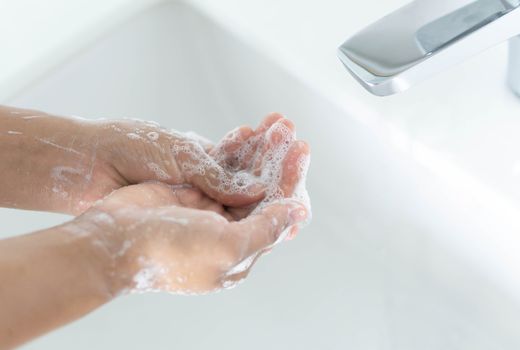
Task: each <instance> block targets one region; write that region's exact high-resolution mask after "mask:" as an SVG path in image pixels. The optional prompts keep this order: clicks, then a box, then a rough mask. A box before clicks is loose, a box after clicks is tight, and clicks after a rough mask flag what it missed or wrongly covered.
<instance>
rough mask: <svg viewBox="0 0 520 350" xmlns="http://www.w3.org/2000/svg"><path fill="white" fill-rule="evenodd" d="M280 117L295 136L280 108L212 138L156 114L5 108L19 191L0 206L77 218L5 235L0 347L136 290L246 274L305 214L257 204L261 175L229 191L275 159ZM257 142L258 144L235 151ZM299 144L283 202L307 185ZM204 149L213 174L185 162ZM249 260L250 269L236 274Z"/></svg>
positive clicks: (287, 164) (6, 161)
mask: <svg viewBox="0 0 520 350" xmlns="http://www.w3.org/2000/svg"><path fill="white" fill-rule="evenodd" d="M280 124H283V126H284V127H286V129H287V130H289V133H291V134H293V133H294V125H293V124H292V123H291V122H290V121H289V120H287V119H285V118H283V117H282V116H280V115H278V114H272V115H269V116H268V117H266V118H265V119H264V121H263V122H262V123H261V124H260V126H259V127H258V128H256V129H254V130H253V129H252V128H249V127H241V128H238V129H236V130H234V131H233V132H231V133H230V134H228V135H227V136H226V137H224V138H223V139H222V140H221V141H220V142H218V143H217V144H216V145H211V144H207V143H202V142H201V143H199V142H193V141H192V140H191V139H188V138H186V137H185V136H183V135H181V134H178V133H175V132H169V131H167V130H164V129H162V128H160V127H159V126H157V125H154V124H151V123H147V122H141V121H129V120H122V121H97V122H89V121H85V120H79V119H70V118H63V117H56V116H51V115H48V114H45V113H41V112H36V111H28V110H20V109H13V108H8V107H1V108H0V144H2V148H0V173H1V174H2V176H3V181H4V183H12V184H17V186H2V187H1V188H0V206H4V207H11V208H23V209H34V210H46V211H55V212H63V213H68V214H73V215H77V217H75V218H74V219H73V220H71V221H70V222H67V223H65V224H63V225H60V226H58V227H54V228H50V229H46V230H42V231H39V232H35V233H31V234H27V235H22V236H17V237H13V238H9V239H5V240H0V278H1V279H2V283H1V284H0V310H2V312H1V313H0V349H10V348H13V347H15V346H18V345H20V344H23V343H24V342H26V341H28V340H30V339H33V338H34V337H37V336H39V335H41V334H43V333H45V332H48V331H50V330H52V329H55V328H56V327H59V326H61V325H64V324H66V323H68V322H71V321H73V320H75V319H77V318H79V317H81V316H83V315H85V314H86V313H88V312H90V311H92V310H94V309H96V308H98V307H99V306H101V305H103V304H104V303H107V302H109V301H111V300H113V299H114V298H116V297H118V296H119V295H123V294H126V293H130V292H146V291H149V290H156V291H163V292H170V293H178V294H204V293H209V292H213V291H216V290H219V289H222V288H229V287H232V286H234V285H235V284H236V283H238V282H239V281H241V280H243V279H244V278H245V277H246V276H247V275H248V273H249V271H250V269H251V267H252V266H253V264H254V263H255V262H256V261H257V259H258V258H259V257H260V256H261V255H262V254H263V253H264V252H266V251H268V250H270V249H271V248H272V247H273V245H274V244H275V243H277V242H278V241H279V240H280V239H283V238H284V237H285V234H287V233H288V234H289V236H294V235H295V234H296V232H297V227H298V226H297V224H298V223H300V222H302V221H304V220H305V219H306V217H307V211H306V208H305V207H304V206H303V205H302V204H301V203H298V202H296V201H294V200H282V201H280V202H276V203H272V204H269V205H267V206H266V207H264V208H263V209H262V210H261V211H254V212H253V213H252V210H253V208H254V206H255V205H256V203H258V202H259V201H261V200H262V199H263V196H264V191H265V189H264V187H263V184H262V183H261V182H257V183H253V185H252V187H249V188H248V190H247V191H245V192H240V193H237V192H229V191H226V190H222V188H221V187H219V185H220V184H219V183H218V181H234V179H235V178H236V176H237V174H238V173H240V172H248V173H251V174H254V175H258V174H259V173H260V172H261V170H262V167H263V165H264V164H265V161H266V160H265V159H264V158H265V157H264V156H265V155H267V154H268V151H269V149H272V148H273V147H276V146H277V144H278V143H280V142H281V140H282V139H283V138H282V137H281V135H278V134H277V132H276V130H278V129H277V128H276V126H277V125H278V126H280ZM273 130H274V131H273ZM129 134H132V135H131V137H129V136H128V135H129ZM247 140H249V141H250V143H251V144H252V147H251V149H250V152H249V153H247V154H245V155H242V157H237V156H236V155H237V153H236V151H237V149H239V148H240V147H241V146H240V145H243V144H244V142H245V141H247ZM260 140H264V141H262V142H261V141H260ZM291 140H293V141H291V144H290V147H289V151H288V153H287V156H286V158H285V160H284V161H283V164H282V169H283V171H282V176H281V178H280V179H279V181H280V182H279V187H280V189H281V190H282V192H283V195H284V196H285V197H290V196H291V195H292V193H293V192H294V189H295V186H296V184H297V183H298V182H299V180H300V179H299V176H300V175H301V174H300V173H299V172H298V171H296V168H297V167H296V164H297V160H298V159H300V158H301V157H305V156H308V154H309V148H308V146H307V145H306V144H305V143H304V142H301V141H297V140H295V138H294V135H291ZM172 146H179V147H177V150H179V149H180V150H181V151H178V152H172ZM188 151H189V152H188ZM194 152H195V153H196V154H197V155H198V158H197V159H199V160H200V159H202V160H203V162H204V164H206V168H205V171H204V173H197V172H195V173H194V172H192V171H185V169H190V168H192V166H193V165H197V164H194V161H195V160H194V158H193V156H192V155H193V153H194ZM199 160H197V161H199ZM149 163H153V164H154V166H152V167H150V166H148V164H149ZM143 164H144V165H143ZM183 169H184V170H183ZM216 175H218V176H216ZM58 180H59V181H58ZM244 261H250V264H248V265H245V267H244V268H242V269H237V266H242V265H241V263H242V262H244ZM64 286H66V287H64Z"/></svg>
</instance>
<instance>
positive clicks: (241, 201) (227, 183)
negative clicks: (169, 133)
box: [172, 140, 265, 206]
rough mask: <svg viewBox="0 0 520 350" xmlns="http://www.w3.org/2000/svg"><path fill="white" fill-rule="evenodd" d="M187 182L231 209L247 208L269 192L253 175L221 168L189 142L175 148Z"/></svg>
mask: <svg viewBox="0 0 520 350" xmlns="http://www.w3.org/2000/svg"><path fill="white" fill-rule="evenodd" d="M172 152H173V154H174V156H175V158H176V160H177V162H178V165H179V167H180V168H181V171H182V173H183V174H184V176H185V178H186V180H187V181H188V182H189V183H191V184H192V185H194V186H196V187H198V188H199V189H201V190H202V191H203V192H204V193H205V194H206V195H208V196H209V197H211V198H213V199H215V200H216V201H218V202H220V203H222V204H224V205H227V206H243V205H249V204H252V203H255V202H258V201H259V200H261V199H262V198H263V195H264V191H265V188H264V186H263V185H262V184H261V183H260V181H259V180H258V179H256V178H254V177H253V176H251V175H250V174H247V173H243V172H238V173H235V172H231V171H229V170H227V169H224V168H223V167H222V166H220V165H219V164H218V163H217V162H216V161H215V160H214V159H213V158H212V157H211V156H210V155H209V154H207V153H206V152H204V150H203V149H202V147H201V146H200V145H198V144H195V143H193V142H189V141H187V140H185V141H183V142H179V143H177V144H175V145H173V146H172Z"/></svg>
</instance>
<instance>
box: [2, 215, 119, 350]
mask: <svg viewBox="0 0 520 350" xmlns="http://www.w3.org/2000/svg"><path fill="white" fill-rule="evenodd" d="M71 225H72V224H65V225H62V226H59V227H56V228H52V229H48V230H45V231H40V232H37V233H33V234H30V235H26V236H20V237H15V238H11V239H6V240H2V241H0V280H1V283H0V310H1V312H0V349H1V350H3V349H10V348H12V347H15V346H17V345H20V344H22V343H24V342H26V341H28V340H30V339H32V338H34V337H36V336H39V335H41V334H43V333H46V332H48V331H50V330H52V329H55V328H57V327H59V326H61V325H64V324H66V323H68V322H71V321H73V320H75V319H77V318H79V317H81V316H82V315H85V314H86V313H88V312H90V311H92V310H94V309H95V308H97V307H99V306H100V305H102V304H104V303H106V302H107V301H109V300H111V299H112V298H113V295H114V294H115V293H116V291H114V290H113V287H112V285H111V284H110V280H109V278H110V266H111V265H110V264H111V263H112V262H111V260H110V257H109V256H108V255H107V254H106V253H105V252H104V250H103V249H101V248H100V247H99V246H96V244H93V243H94V241H93V238H92V236H91V235H88V234H82V231H77V230H78V229H79V228H78V227H76V226H71Z"/></svg>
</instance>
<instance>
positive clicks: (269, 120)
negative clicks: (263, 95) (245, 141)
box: [255, 113, 284, 135]
mask: <svg viewBox="0 0 520 350" xmlns="http://www.w3.org/2000/svg"><path fill="white" fill-rule="evenodd" d="M283 118H284V116H283V115H282V114H280V113H271V114H269V115H268V116H267V117H265V118H264V120H262V122H261V123H260V125H259V126H258V128H256V130H255V133H256V134H257V135H258V134H263V133H265V132H266V131H267V130H269V128H270V127H271V126H272V125H273V124H274V123H276V122H277V121H279V120H280V119H283Z"/></svg>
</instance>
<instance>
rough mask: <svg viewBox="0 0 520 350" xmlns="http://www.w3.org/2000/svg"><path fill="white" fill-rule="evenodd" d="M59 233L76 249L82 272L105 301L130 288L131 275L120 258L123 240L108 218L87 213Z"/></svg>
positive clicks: (102, 214)
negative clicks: (103, 295)
mask: <svg viewBox="0 0 520 350" xmlns="http://www.w3.org/2000/svg"><path fill="white" fill-rule="evenodd" d="M62 230H63V231H64V232H66V233H67V234H68V235H69V237H71V238H72V244H74V245H75V247H76V248H77V249H78V251H79V254H78V255H79V256H80V259H81V261H82V262H83V264H84V271H88V273H89V275H91V276H93V279H95V280H96V281H97V283H98V284H99V286H100V288H102V289H103V290H105V291H106V293H107V296H108V298H109V299H112V298H114V297H116V296H118V295H120V294H122V293H124V292H125V290H127V289H129V288H131V274H130V273H129V269H128V268H127V264H125V263H124V260H125V259H124V258H125V257H124V254H121V252H123V251H124V249H125V248H124V247H125V241H126V240H125V239H124V238H123V237H122V233H121V231H120V230H118V228H117V225H116V224H115V222H114V221H113V219H112V218H111V217H110V215H109V214H107V213H105V212H102V211H99V210H96V209H90V210H89V211H87V212H86V213H84V214H82V215H80V216H78V217H77V218H75V219H74V220H72V221H70V222H68V223H66V224H64V225H62ZM129 277H130V278H129Z"/></svg>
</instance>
